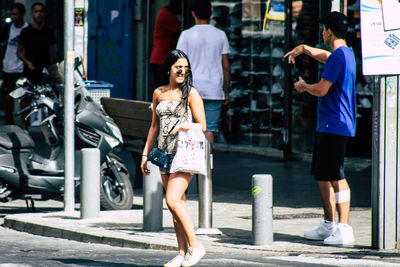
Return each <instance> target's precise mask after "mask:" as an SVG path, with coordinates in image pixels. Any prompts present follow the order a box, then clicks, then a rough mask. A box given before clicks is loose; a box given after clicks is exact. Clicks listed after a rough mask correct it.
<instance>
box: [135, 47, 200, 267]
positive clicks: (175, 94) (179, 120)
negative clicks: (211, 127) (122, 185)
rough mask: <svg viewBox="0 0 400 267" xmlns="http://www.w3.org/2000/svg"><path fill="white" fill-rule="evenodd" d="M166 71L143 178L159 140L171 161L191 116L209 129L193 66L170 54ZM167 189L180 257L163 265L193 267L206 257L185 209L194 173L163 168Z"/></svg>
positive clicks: (157, 91)
mask: <svg viewBox="0 0 400 267" xmlns="http://www.w3.org/2000/svg"><path fill="white" fill-rule="evenodd" d="M164 72H165V75H166V78H167V79H165V81H166V83H165V85H163V86H161V87H159V88H157V89H155V90H154V94H153V117H152V123H151V126H150V129H149V133H148V136H147V141H146V145H145V147H144V149H143V155H142V163H141V169H142V172H143V174H144V175H148V174H149V173H150V171H149V169H148V168H147V155H148V154H149V153H150V151H151V149H152V147H153V145H154V144H155V143H156V141H157V146H158V147H159V148H160V149H162V150H164V151H166V152H167V153H168V155H169V156H170V158H171V162H172V159H173V157H174V155H175V153H176V149H177V143H178V142H177V137H178V131H187V130H189V129H190V122H192V114H193V117H194V119H195V121H196V123H199V124H200V125H201V128H202V130H203V132H204V131H205V130H206V119H205V113H204V105H203V100H202V99H201V97H200V94H199V93H198V91H197V90H196V89H195V88H194V87H192V86H191V83H192V75H191V72H190V63H189V60H188V58H187V56H186V55H185V53H183V52H182V51H180V50H173V51H171V52H169V53H168V55H167V57H166V59H165V64H164ZM160 172H161V178H162V182H163V185H164V188H165V192H166V193H165V200H166V203H167V205H168V208H169V210H170V211H171V213H172V216H173V220H174V227H175V233H176V236H177V240H178V250H179V253H178V255H177V256H176V257H175V258H173V259H172V260H171V261H169V262H168V263H166V264H165V265H164V266H191V265H192V264H193V263H195V262H197V261H198V260H200V259H201V257H203V256H204V254H205V250H204V247H203V246H202V245H201V244H200V243H199V242H198V240H197V238H196V235H195V232H194V227H193V223H192V220H191V218H190V215H189V212H188V210H187V207H186V197H185V191H186V189H187V187H188V185H189V183H190V180H191V179H192V174H190V173H184V172H177V173H170V172H169V168H167V169H160Z"/></svg>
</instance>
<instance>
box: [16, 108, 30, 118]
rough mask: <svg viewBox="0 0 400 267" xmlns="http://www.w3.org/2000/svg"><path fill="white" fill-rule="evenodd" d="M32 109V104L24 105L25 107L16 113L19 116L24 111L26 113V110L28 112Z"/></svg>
mask: <svg viewBox="0 0 400 267" xmlns="http://www.w3.org/2000/svg"><path fill="white" fill-rule="evenodd" d="M30 109H31V106H27V107H24V108H23V109H21V110H20V111H18V112H17V113H15V115H16V116H19V115H21V114H22V113H24V112H26V111H28V110H30Z"/></svg>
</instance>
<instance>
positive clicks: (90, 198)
mask: <svg viewBox="0 0 400 267" xmlns="http://www.w3.org/2000/svg"><path fill="white" fill-rule="evenodd" d="M81 154H82V157H81V219H89V218H98V217H99V216H100V150H99V149H97V148H84V149H82V150H81Z"/></svg>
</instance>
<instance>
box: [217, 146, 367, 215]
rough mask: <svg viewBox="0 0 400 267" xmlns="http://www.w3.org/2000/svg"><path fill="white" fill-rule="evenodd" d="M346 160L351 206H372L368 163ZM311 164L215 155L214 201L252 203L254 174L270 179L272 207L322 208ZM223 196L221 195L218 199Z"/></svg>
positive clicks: (243, 155)
mask: <svg viewBox="0 0 400 267" xmlns="http://www.w3.org/2000/svg"><path fill="white" fill-rule="evenodd" d="M354 161H355V160H354V159H352V158H348V159H347V158H346V164H345V173H346V177H348V178H347V179H348V182H349V184H350V188H351V197H352V199H351V201H352V204H351V205H352V206H353V207H370V206H371V162H370V161H368V159H365V160H364V161H365V162H363V159H361V160H357V162H356V164H355V163H354ZM310 165H311V163H310V162H304V161H286V162H285V161H282V160H280V159H276V158H271V157H266V156H259V155H251V154H245V153H218V152H217V153H215V154H214V169H213V194H214V198H213V201H214V202H226V201H227V199H226V197H228V201H229V202H231V203H237V204H240V203H251V193H250V192H251V182H252V181H251V180H252V176H253V175H254V174H271V175H272V177H273V187H274V188H273V202H274V206H283V207H293V208H299V207H302V208H307V207H310V208H311V207H321V200H320V194H319V189H318V185H317V183H316V182H315V181H314V177H313V176H311V175H310ZM220 194H222V195H223V196H219V195H220Z"/></svg>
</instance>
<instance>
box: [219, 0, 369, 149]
mask: <svg viewBox="0 0 400 267" xmlns="http://www.w3.org/2000/svg"><path fill="white" fill-rule="evenodd" d="M287 2H288V3H290V5H291V10H292V40H290V41H291V42H292V43H291V44H289V46H290V47H294V46H296V45H298V44H302V43H305V44H308V45H311V46H317V47H321V48H324V49H329V47H326V46H324V44H323V40H322V36H321V32H322V27H321V25H320V24H319V23H318V18H319V17H321V16H324V15H326V14H328V13H329V12H330V11H331V8H332V6H333V4H332V1H318V0H303V1H287ZM355 2H356V1H355ZM212 4H213V19H212V24H214V25H215V26H216V27H218V28H220V29H222V30H223V31H225V33H226V34H227V36H228V39H229V44H230V49H231V53H230V63H231V84H230V90H231V91H230V94H229V96H230V104H229V106H228V107H226V108H225V110H224V112H223V114H222V116H221V123H220V130H221V132H222V133H223V135H224V137H225V140H226V141H227V142H228V143H231V144H241V145H252V146H258V147H271V148H276V149H283V146H284V141H285V138H288V137H287V132H288V129H285V127H284V121H285V120H284V116H291V141H292V142H291V146H292V150H293V151H303V152H310V151H311V150H312V147H313V139H314V130H315V126H316V121H317V102H318V98H317V97H315V96H312V95H310V94H307V93H303V94H299V93H298V92H297V91H295V90H294V89H289V90H291V94H292V96H291V99H290V100H289V101H290V105H291V114H287V112H286V111H285V110H284V103H285V101H288V100H287V99H285V97H286V98H288V97H289V96H286V95H285V92H287V91H286V90H285V83H284V81H285V79H288V76H289V75H288V74H287V73H285V71H284V69H285V68H284V65H285V61H284V59H283V55H284V53H285V52H286V51H285V45H286V43H287V42H289V41H288V40H286V38H285V36H287V35H285V31H286V29H285V16H286V15H285V10H286V8H285V1H284V0H242V1H240V0H238V1H234V0H231V1H226V0H225V1H221V0H220V1H213V2H212ZM350 4H352V3H350ZM356 9H357V7H356ZM357 12H358V9H357V10H355V11H353V10H351V11H348V15H349V21H350V23H351V25H350V26H351V27H350V33H349V36H348V37H349V38H348V43H349V46H352V47H353V49H354V51H355V54H356V58H357V59H358V62H357V66H358V69H357V73H359V75H358V76H357V86H358V87H357V88H358V89H357V92H358V94H363V98H365V99H366V100H362V99H363V98H360V97H358V99H359V100H360V99H361V100H360V101H362V102H359V103H358V107H359V111H360V113H364V111H361V109H365V108H368V107H369V106H370V105H369V103H368V101H372V99H370V97H369V95H371V93H370V91H369V89H368V85H366V84H367V81H365V77H363V76H362V75H361V62H360V60H359V59H360V58H361V48H360V39H359V38H360V36H359V26H357V24H358V23H359V16H358V17H357ZM320 13H321V14H320ZM323 67H324V66H323V64H320V63H318V62H317V61H316V60H314V59H312V58H311V57H309V56H306V55H301V56H299V57H298V58H296V64H295V65H294V66H292V67H291V75H290V76H291V77H292V79H293V80H292V81H290V82H289V84H290V85H291V84H293V82H294V81H295V80H297V79H298V77H299V76H301V77H303V79H304V80H305V81H307V82H309V83H315V82H318V81H319V77H320V74H321V72H322V70H323ZM291 88H292V87H291ZM367 95H368V96H367ZM361 105H363V106H361ZM369 110H370V109H369ZM367 116H368V115H367ZM368 119H370V117H368ZM369 125H370V123H369ZM363 130H364V129H363ZM356 141H357V140H356Z"/></svg>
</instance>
